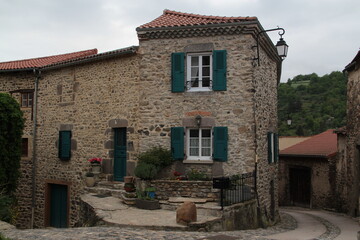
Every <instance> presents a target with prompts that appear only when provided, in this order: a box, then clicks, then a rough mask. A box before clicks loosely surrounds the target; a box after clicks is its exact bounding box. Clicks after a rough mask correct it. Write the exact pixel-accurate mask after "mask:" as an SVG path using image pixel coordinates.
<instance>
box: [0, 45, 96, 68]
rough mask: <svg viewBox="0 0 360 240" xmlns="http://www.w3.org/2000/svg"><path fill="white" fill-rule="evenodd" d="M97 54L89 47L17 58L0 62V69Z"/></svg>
mask: <svg viewBox="0 0 360 240" xmlns="http://www.w3.org/2000/svg"><path fill="white" fill-rule="evenodd" d="M94 54H97V49H90V50H85V51H80V52H73V53H67V54H61V55H54V56H48V57H40V58H31V59H25V60H17V61H11V62H1V63H0V70H16V69H19V70H20V69H29V68H40V67H44V66H47V65H51V64H56V63H60V62H64V61H69V60H72V59H77V58H81V57H85V56H90V55H94Z"/></svg>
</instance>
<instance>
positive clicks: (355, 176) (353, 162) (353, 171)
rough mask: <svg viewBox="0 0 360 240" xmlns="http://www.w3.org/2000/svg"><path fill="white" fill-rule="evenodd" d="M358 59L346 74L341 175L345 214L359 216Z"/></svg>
mask: <svg viewBox="0 0 360 240" xmlns="http://www.w3.org/2000/svg"><path fill="white" fill-rule="evenodd" d="M358 60H359V58H358V59H357V63H356V64H355V66H354V69H353V70H351V71H350V72H349V73H348V83H347V125H346V134H347V144H346V145H347V148H346V154H347V155H346V156H347V165H346V169H344V171H343V174H344V175H345V177H346V179H347V181H346V182H347V186H346V188H344V192H343V194H344V195H345V196H347V212H348V213H349V214H350V215H352V216H359V192H360V191H359V188H360V187H359V181H360V172H359V168H360V163H359V162H360V160H359V159H360V153H359V151H360V150H359V149H360V121H359V119H360V97H359V96H360V94H359V93H360V70H359V69H360V68H359V61H358Z"/></svg>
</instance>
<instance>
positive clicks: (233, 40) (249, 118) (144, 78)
mask: <svg viewBox="0 0 360 240" xmlns="http://www.w3.org/2000/svg"><path fill="white" fill-rule="evenodd" d="M252 40H253V38H252V36H251V35H229V36H214V37H189V38H181V39H176V40H174V39H150V40H146V41H140V55H141V61H140V78H141V82H142V84H141V87H140V99H141V100H140V114H139V116H140V118H141V119H140V121H139V131H140V136H139V137H140V151H145V150H147V149H148V148H150V147H152V146H154V145H157V144H161V145H163V146H165V147H166V148H169V147H170V136H169V129H170V128H171V127H181V126H184V122H187V121H188V119H193V118H194V117H195V116H193V114H192V113H193V112H198V113H200V114H201V113H203V117H206V118H207V119H208V120H209V121H212V122H213V123H214V126H227V127H228V137H229V140H228V144H229V145H228V153H229V154H228V161H227V162H225V163H220V162H215V163H214V164H211V165H210V166H207V169H209V167H210V174H211V175H233V174H238V173H243V172H251V171H253V170H254V159H255V155H254V147H255V146H254V140H253V137H254V115H253V111H254V105H253V97H254V93H253V91H252V89H253V82H252V80H253V79H252V73H253V70H254V69H253V67H252V58H251V57H249V56H252V55H253V50H252V49H251V46H252V44H253V41H252ZM195 44H210V45H213V47H214V49H215V50H227V90H226V91H209V92H186V91H185V92H182V93H172V92H171V54H172V53H174V52H184V50H185V48H187V47H189V46H191V45H195ZM274 90H275V89H274ZM155 125H160V127H156V126H155ZM191 168H201V163H200V164H192V163H186V164H184V165H183V166H181V167H180V166H179V169H180V171H189V169H191Z"/></svg>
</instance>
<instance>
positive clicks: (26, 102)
mask: <svg viewBox="0 0 360 240" xmlns="http://www.w3.org/2000/svg"><path fill="white" fill-rule="evenodd" d="M33 100H34V93H32V92H25V93H21V107H32V105H33Z"/></svg>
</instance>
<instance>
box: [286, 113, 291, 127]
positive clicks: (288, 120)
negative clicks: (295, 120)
mask: <svg viewBox="0 0 360 240" xmlns="http://www.w3.org/2000/svg"><path fill="white" fill-rule="evenodd" d="M291 122H292V119H291V117H290V116H289V115H288V117H287V120H286V123H287V125H288V126H290V125H291Z"/></svg>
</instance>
